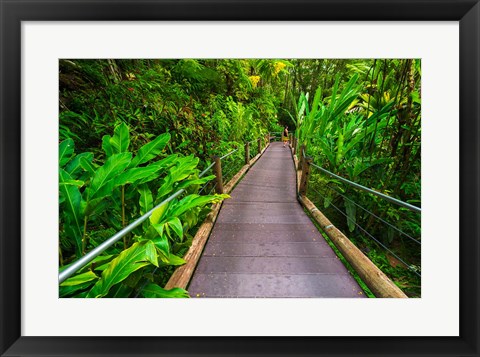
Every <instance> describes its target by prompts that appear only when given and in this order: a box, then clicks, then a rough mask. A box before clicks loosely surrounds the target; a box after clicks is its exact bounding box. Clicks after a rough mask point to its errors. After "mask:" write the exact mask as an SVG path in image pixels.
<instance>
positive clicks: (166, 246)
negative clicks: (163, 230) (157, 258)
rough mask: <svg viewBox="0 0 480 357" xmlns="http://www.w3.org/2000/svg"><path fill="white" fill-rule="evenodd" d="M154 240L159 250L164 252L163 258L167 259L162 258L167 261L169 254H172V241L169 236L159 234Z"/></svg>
mask: <svg viewBox="0 0 480 357" xmlns="http://www.w3.org/2000/svg"><path fill="white" fill-rule="evenodd" d="M154 227H155V226H154ZM152 241H153V243H154V244H155V246H156V247H157V248H158V250H159V251H160V252H161V253H162V254H163V258H165V259H162V260H164V261H165V262H167V261H168V260H167V259H168V256H169V255H170V243H169V242H168V238H167V237H166V236H165V235H163V234H160V235H159V236H157V237H156V238H154V239H153V240H152ZM161 258H162V257H161Z"/></svg>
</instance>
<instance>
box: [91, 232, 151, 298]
mask: <svg viewBox="0 0 480 357" xmlns="http://www.w3.org/2000/svg"><path fill="white" fill-rule="evenodd" d="M152 246H153V249H155V247H154V243H153V242H152V241H142V242H138V243H134V244H133V245H132V246H131V247H130V248H128V249H126V250H124V251H123V252H121V253H120V254H119V255H118V257H116V258H115V259H113V260H112V261H111V262H110V264H109V266H108V268H107V269H105V270H104V271H103V273H102V277H101V279H100V280H99V281H97V283H96V284H95V286H94V287H93V288H92V290H90V292H89V293H88V295H87V297H94V298H98V297H103V296H105V295H107V294H108V292H109V290H110V288H111V287H112V286H114V285H115V284H118V283H120V282H121V281H123V280H125V279H126V278H127V277H128V276H129V275H130V274H132V273H133V272H135V271H137V270H138V269H140V268H143V267H145V266H147V265H150V264H152V263H151V261H150V260H151V258H152V257H151V249H152Z"/></svg>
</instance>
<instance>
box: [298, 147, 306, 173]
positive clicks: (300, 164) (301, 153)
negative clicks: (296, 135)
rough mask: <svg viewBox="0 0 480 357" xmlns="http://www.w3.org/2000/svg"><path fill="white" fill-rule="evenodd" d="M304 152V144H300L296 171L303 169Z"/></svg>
mask: <svg viewBox="0 0 480 357" xmlns="http://www.w3.org/2000/svg"><path fill="white" fill-rule="evenodd" d="M304 152H305V144H302V146H300V151H299V152H298V167H297V169H298V170H302V169H303V161H304V160H303V153H304Z"/></svg>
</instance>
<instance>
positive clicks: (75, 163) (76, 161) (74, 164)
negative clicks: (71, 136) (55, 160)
mask: <svg viewBox="0 0 480 357" xmlns="http://www.w3.org/2000/svg"><path fill="white" fill-rule="evenodd" d="M81 159H84V160H86V161H87V162H90V163H91V162H92V160H93V153H91V152H82V153H81V154H78V155H77V156H75V157H74V158H73V159H72V160H71V161H70V162H69V163H68V165H67V166H66V167H65V171H66V172H68V173H69V174H70V175H71V176H74V175H75V174H76V173H77V172H78V171H80V170H81V169H82V165H81V163H80V160H81Z"/></svg>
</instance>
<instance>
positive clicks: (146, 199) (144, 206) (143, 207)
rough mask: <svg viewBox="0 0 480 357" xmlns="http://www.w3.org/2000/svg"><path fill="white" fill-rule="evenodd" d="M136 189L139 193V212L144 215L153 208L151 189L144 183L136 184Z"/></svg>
mask: <svg viewBox="0 0 480 357" xmlns="http://www.w3.org/2000/svg"><path fill="white" fill-rule="evenodd" d="M137 190H138V192H139V193H140V201H139V204H140V213H141V214H142V215H144V214H145V213H147V212H148V211H150V210H151V209H152V208H153V196H152V191H150V189H149V188H148V186H147V185H146V184H143V185H140V186H138V188H137Z"/></svg>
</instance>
